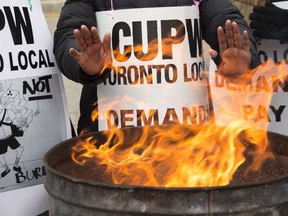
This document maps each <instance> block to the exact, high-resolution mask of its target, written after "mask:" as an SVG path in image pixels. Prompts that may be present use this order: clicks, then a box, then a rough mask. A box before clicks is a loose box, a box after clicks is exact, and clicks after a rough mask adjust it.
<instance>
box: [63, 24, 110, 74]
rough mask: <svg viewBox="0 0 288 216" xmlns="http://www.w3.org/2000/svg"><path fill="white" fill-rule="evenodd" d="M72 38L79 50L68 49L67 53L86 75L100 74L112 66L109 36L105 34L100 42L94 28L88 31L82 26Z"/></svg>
mask: <svg viewBox="0 0 288 216" xmlns="http://www.w3.org/2000/svg"><path fill="white" fill-rule="evenodd" d="M74 36H75V39H76V41H77V44H78V47H79V49H80V50H79V51H77V50H76V49H74V48H70V50H69V52H70V54H71V56H73V57H74V58H75V59H76V60H77V62H78V63H79V65H80V67H81V68H82V70H83V71H84V72H85V73H86V74H88V75H96V74H98V73H102V72H103V71H104V70H105V69H106V68H107V67H109V66H110V65H111V64H112V57H111V54H112V52H111V46H110V40H111V39H110V34H108V33H107V34H105V36H104V38H103V42H102V41H101V39H100V37H99V34H98V31H97V29H96V27H92V28H91V31H90V30H89V29H88V28H87V26H85V25H82V26H81V31H79V30H78V29H76V30H75V31H74Z"/></svg>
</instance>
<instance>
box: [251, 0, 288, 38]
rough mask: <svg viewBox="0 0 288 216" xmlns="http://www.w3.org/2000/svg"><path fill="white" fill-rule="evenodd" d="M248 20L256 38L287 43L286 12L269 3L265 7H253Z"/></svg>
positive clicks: (287, 12) (287, 25) (287, 24)
mask: <svg viewBox="0 0 288 216" xmlns="http://www.w3.org/2000/svg"><path fill="white" fill-rule="evenodd" d="M249 18H250V20H251V23H250V27H251V28H252V30H253V34H254V36H255V37H256V38H262V39H275V40H279V41H280V42H281V43H287V42H288V22H287V20H288V10H284V9H281V8H278V7H276V6H275V5H273V4H272V3H271V2H270V3H268V4H267V5H266V6H255V7H254V8H253V12H252V13H251V14H250V16H249Z"/></svg>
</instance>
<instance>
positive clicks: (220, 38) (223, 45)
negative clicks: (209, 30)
mask: <svg viewBox="0 0 288 216" xmlns="http://www.w3.org/2000/svg"><path fill="white" fill-rule="evenodd" d="M217 35H218V42H219V48H220V51H221V52H223V51H225V50H226V49H227V42H226V37H225V34H224V30H223V28H222V27H221V26H219V27H218V28H217Z"/></svg>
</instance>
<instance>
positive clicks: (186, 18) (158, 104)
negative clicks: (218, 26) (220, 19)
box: [96, 6, 210, 130]
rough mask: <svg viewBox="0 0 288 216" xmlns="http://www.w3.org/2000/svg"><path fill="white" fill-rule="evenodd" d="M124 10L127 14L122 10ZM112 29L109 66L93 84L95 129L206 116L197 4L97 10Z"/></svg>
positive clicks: (100, 23) (100, 22)
mask: <svg viewBox="0 0 288 216" xmlns="http://www.w3.org/2000/svg"><path fill="white" fill-rule="evenodd" d="M127 14H129V16H127ZM96 20H97V28H98V30H99V32H100V35H101V38H102V37H103V36H104V34H105V33H106V32H111V36H112V47H113V50H114V52H113V67H112V69H111V73H110V74H109V76H108V79H107V80H106V82H105V83H104V84H102V85H99V86H98V99H99V104H98V109H99V119H100V121H99V129H100V130H104V129H111V128H118V127H127V126H128V127H129V126H144V125H162V124H172V123H180V124H205V123H207V122H208V120H209V116H210V114H209V105H208V90H207V77H206V75H205V73H203V68H204V61H203V58H202V54H203V51H202V36H201V28H200V21H199V12H198V9H197V7H196V6H188V7H161V8H141V9H127V10H116V11H104V12H97V13H96Z"/></svg>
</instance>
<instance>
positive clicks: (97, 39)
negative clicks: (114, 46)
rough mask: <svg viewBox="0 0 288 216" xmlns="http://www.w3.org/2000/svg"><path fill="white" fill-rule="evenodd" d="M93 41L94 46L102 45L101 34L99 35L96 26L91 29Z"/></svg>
mask: <svg viewBox="0 0 288 216" xmlns="http://www.w3.org/2000/svg"><path fill="white" fill-rule="evenodd" d="M91 39H92V41H93V43H94V44H97V43H101V40H100V37H99V33H98V31H97V29H96V27H94V26H93V27H92V28H91Z"/></svg>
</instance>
